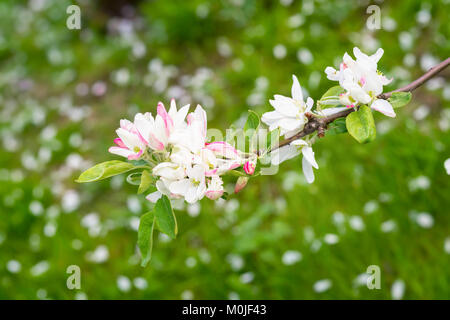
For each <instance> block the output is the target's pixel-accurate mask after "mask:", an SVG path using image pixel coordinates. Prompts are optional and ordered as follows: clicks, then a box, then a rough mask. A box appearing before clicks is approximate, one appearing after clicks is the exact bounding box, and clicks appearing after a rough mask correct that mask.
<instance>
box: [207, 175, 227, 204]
mask: <svg viewBox="0 0 450 320" xmlns="http://www.w3.org/2000/svg"><path fill="white" fill-rule="evenodd" d="M223 193H224V189H223V181H222V178H220V177H219V176H212V177H211V179H210V180H209V183H208V188H207V189H206V196H207V197H208V198H209V199H211V200H217V199H219V198H220V197H221V196H222V195H223Z"/></svg>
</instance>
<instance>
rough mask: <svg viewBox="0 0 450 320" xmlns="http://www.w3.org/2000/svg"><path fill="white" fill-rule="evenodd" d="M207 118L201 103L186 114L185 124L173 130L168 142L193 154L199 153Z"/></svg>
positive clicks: (202, 143)
mask: <svg viewBox="0 0 450 320" xmlns="http://www.w3.org/2000/svg"><path fill="white" fill-rule="evenodd" d="M206 129H207V118H206V112H205V110H203V108H202V106H201V105H197V108H196V109H195V111H194V112H191V113H190V114H188V116H187V126H186V127H184V128H180V129H179V130H175V131H174V132H173V134H172V135H171V137H170V140H169V141H170V143H171V144H173V145H179V146H183V147H185V148H187V149H189V150H190V151H191V152H193V153H194V154H199V152H200V150H201V149H202V148H203V147H204V146H205V142H206Z"/></svg>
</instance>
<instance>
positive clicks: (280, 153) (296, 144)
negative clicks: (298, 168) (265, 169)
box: [271, 139, 319, 183]
mask: <svg viewBox="0 0 450 320" xmlns="http://www.w3.org/2000/svg"><path fill="white" fill-rule="evenodd" d="M300 153H301V154H302V155H303V159H302V168H303V174H304V175H305V178H306V181H307V182H308V183H313V182H314V172H313V170H312V168H313V167H314V168H316V169H319V165H318V164H317V162H316V159H315V158H314V151H313V149H312V147H311V146H310V144H309V143H308V142H306V141H305V140H303V139H298V140H294V141H292V142H291V143H290V144H289V145H286V146H283V147H281V148H278V149H276V150H275V151H273V152H272V153H271V160H272V164H273V165H279V164H280V163H282V162H284V161H286V160H289V159H292V158H294V157H296V156H298V155H299V154H300Z"/></svg>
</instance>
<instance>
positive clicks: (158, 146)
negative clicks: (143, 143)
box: [149, 133, 164, 150]
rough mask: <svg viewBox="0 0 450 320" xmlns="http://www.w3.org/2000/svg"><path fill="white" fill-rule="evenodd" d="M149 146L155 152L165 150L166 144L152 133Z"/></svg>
mask: <svg viewBox="0 0 450 320" xmlns="http://www.w3.org/2000/svg"><path fill="white" fill-rule="evenodd" d="M149 140H150V141H149V145H150V147H151V148H152V149H153V150H164V143H162V142H161V141H159V140H158V139H157V138H156V137H155V135H154V134H153V133H150V139H149Z"/></svg>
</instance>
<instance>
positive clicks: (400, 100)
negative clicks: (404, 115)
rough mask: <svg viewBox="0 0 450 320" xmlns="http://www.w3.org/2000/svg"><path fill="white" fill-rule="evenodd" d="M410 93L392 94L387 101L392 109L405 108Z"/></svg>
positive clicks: (409, 98) (409, 99)
mask: <svg viewBox="0 0 450 320" xmlns="http://www.w3.org/2000/svg"><path fill="white" fill-rule="evenodd" d="M411 96H412V95H411V92H393V93H392V96H391V97H390V98H389V99H388V101H389V102H390V103H391V105H392V107H393V108H394V109H396V108H401V107H403V106H406V105H407V104H408V103H409V101H411Z"/></svg>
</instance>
